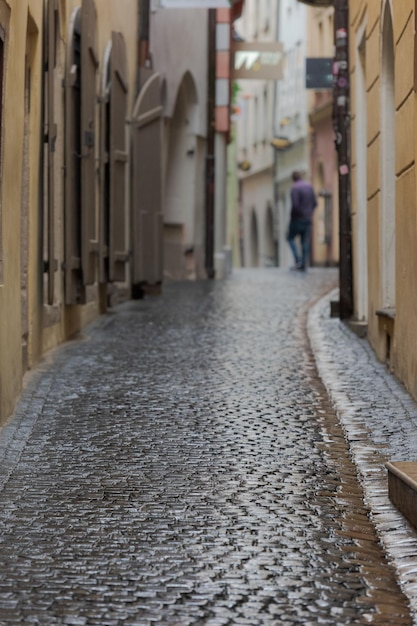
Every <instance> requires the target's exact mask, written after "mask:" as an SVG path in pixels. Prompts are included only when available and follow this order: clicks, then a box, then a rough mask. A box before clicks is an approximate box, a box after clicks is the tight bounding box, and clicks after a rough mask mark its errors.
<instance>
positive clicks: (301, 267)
mask: <svg viewBox="0 0 417 626" xmlns="http://www.w3.org/2000/svg"><path fill="white" fill-rule="evenodd" d="M291 270H292V271H294V272H295V271H297V270H298V271H304V270H305V265H303V264H302V263H296V264H295V265H294V266H293V267H292V268H291Z"/></svg>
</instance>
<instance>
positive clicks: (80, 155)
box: [65, 0, 98, 304]
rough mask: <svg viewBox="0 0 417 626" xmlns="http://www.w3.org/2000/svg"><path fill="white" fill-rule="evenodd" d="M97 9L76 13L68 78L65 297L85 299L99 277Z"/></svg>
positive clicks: (87, 0)
mask: <svg viewBox="0 0 417 626" xmlns="http://www.w3.org/2000/svg"><path fill="white" fill-rule="evenodd" d="M97 67H98V57H97V15H96V8H95V4H94V0H83V2H82V6H81V8H79V9H75V11H74V13H73V14H72V18H71V22H70V28H69V37H68V49H67V67H66V78H65V87H66V89H65V111H66V126H65V174H66V178H65V303H66V304H82V303H85V302H86V298H87V295H86V287H87V285H92V284H93V283H94V281H95V278H96V266H97V254H98V245H97V235H96V214H95V189H96V185H95V181H96V159H95V157H96V151H95V145H96V102H97V88H96V81H97Z"/></svg>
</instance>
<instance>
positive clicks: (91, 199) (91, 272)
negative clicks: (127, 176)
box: [81, 0, 98, 285]
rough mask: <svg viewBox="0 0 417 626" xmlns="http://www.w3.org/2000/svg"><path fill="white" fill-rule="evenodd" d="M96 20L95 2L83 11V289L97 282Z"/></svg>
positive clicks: (85, 0)
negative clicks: (84, 286)
mask: <svg viewBox="0 0 417 626" xmlns="http://www.w3.org/2000/svg"><path fill="white" fill-rule="evenodd" d="M97 68H98V56H97V16H96V8H95V5H94V0H83V3H82V7H81V268H82V276H83V284H84V285H92V284H93V283H94V281H95V268H96V258H97V253H98V243H97V239H96V215H95V211H96V206H95V198H96V195H95V189H96V158H95V157H96V154H95V153H96V149H95V146H96V102H97V91H96V81H97Z"/></svg>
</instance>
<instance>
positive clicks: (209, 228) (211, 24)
mask: <svg viewBox="0 0 417 626" xmlns="http://www.w3.org/2000/svg"><path fill="white" fill-rule="evenodd" d="M207 69H208V85H207V87H208V93H207V154H206V206H205V209H206V211H205V231H206V237H205V269H206V274H207V278H209V279H213V278H215V269H214V202H215V132H216V128H215V113H216V109H215V95H216V9H208V68H207Z"/></svg>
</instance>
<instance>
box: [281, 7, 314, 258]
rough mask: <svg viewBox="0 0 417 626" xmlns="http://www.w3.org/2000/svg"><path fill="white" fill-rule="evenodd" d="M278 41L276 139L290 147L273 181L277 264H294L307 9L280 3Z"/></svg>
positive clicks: (303, 148)
mask: <svg viewBox="0 0 417 626" xmlns="http://www.w3.org/2000/svg"><path fill="white" fill-rule="evenodd" d="M278 30H279V39H280V41H281V43H282V44H283V48H284V54H285V64H284V76H283V79H282V80H281V81H279V82H277V83H276V94H275V106H276V108H275V115H274V123H275V128H274V131H275V135H276V136H283V137H286V138H288V139H289V141H290V142H291V147H290V148H289V149H288V150H286V151H284V152H279V153H278V154H277V165H276V170H275V180H276V182H277V184H278V195H279V198H280V201H279V202H278V207H277V219H278V224H277V229H278V250H279V264H280V265H281V266H283V267H288V266H290V265H292V264H293V259H292V256H291V252H290V249H289V246H288V243H287V241H286V232H287V228H288V222H289V217H290V197H289V195H290V189H291V184H292V180H291V173H292V172H293V171H294V170H300V171H302V172H304V173H305V175H306V178H309V149H310V146H309V134H308V128H309V125H308V113H307V112H308V92H307V90H306V89H305V57H306V54H307V8H306V6H305V5H303V4H302V3H300V2H298V1H297V0H281V1H280V3H279V16H278Z"/></svg>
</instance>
